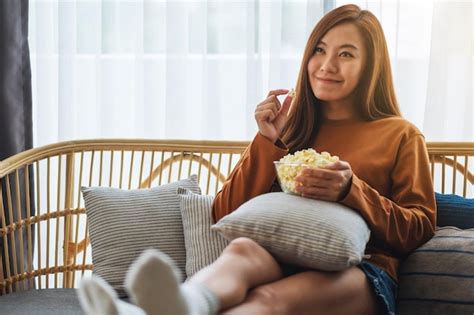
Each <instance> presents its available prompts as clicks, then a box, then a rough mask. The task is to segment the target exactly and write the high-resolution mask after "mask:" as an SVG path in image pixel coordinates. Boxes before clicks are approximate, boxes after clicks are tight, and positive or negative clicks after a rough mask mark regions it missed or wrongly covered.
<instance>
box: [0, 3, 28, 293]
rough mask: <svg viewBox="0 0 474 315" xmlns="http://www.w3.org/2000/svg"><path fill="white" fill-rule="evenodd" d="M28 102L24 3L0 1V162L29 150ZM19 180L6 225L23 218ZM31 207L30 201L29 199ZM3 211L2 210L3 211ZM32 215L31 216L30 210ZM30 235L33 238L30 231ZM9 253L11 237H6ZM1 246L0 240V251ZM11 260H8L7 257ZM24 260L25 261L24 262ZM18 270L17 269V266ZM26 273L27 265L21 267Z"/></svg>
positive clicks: (11, 265)
mask: <svg viewBox="0 0 474 315" xmlns="http://www.w3.org/2000/svg"><path fill="white" fill-rule="evenodd" d="M31 116H32V101H31V68H30V56H29V47H28V0H0V130H1V132H0V160H3V159H5V158H7V157H9V156H12V155H14V154H16V153H18V152H22V151H25V150H27V149H30V148H31V147H32V145H33V132H32V117H31ZM29 173H30V180H31V181H30V184H31V187H30V191H31V195H33V181H32V179H33V169H32V168H30V169H29ZM19 175H20V176H19V177H20V186H21V187H22V188H21V189H20V204H19V205H18V204H17V201H16V198H13V200H12V208H13V210H14V211H13V213H14V215H13V218H10V217H9V216H8V211H6V212H7V217H6V220H7V224H8V223H9V222H12V221H16V220H18V218H17V211H16V210H17V209H18V208H20V212H21V216H22V218H24V217H25V216H26V207H25V189H24V187H25V185H24V180H25V178H24V172H23V171H22V172H20V173H19ZM14 177H15V176H11V177H10V186H11V187H10V189H11V191H12V195H13V196H16V193H17V192H16V191H15V185H14V184H15V181H14ZM1 184H2V190H3V192H4V195H3V197H4V198H3V200H4V206H5V207H6V206H7V204H6V199H5V197H6V187H5V181H4V180H2V183H1ZM31 205H32V206H33V205H34V199H31ZM5 209H6V208H5ZM31 210H32V215H33V214H34V207H33V209H31ZM32 232H33V235H34V231H32ZM15 237H16V247H17V253H19V251H18V250H19V247H20V246H19V245H20V244H19V243H18V242H19V240H18V233H15ZM23 241H24V242H23V243H24V244H23V248H24V257H25V258H26V257H27V255H26V248H27V247H26V245H27V237H26V232H25V233H24V234H23ZM8 243H9V246H10V253H11V249H12V248H11V246H12V244H11V235H10V236H9V237H8ZM3 246H5V244H4V242H3V240H0V249H1V248H2V247H3ZM10 258H11V257H10ZM25 260H26V259H25ZM7 263H8V264H10V270H13V264H12V261H9V262H6V261H3V266H4V268H5V267H6V264H7ZM17 268H18V270H20V266H17ZM23 268H24V270H25V271H27V270H28V266H27V263H26V262H25V264H24V266H23ZM21 287H22V288H27V287H28V285H27V284H21Z"/></svg>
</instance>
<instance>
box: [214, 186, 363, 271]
mask: <svg viewBox="0 0 474 315" xmlns="http://www.w3.org/2000/svg"><path fill="white" fill-rule="evenodd" d="M212 229H214V230H216V231H218V232H220V233H221V234H222V235H223V236H224V237H225V238H226V239H228V240H232V239H235V238H237V237H241V236H246V237H249V238H251V239H253V240H254V241H256V242H257V243H259V244H260V245H261V246H263V247H264V248H265V249H267V250H268V251H269V252H270V253H272V254H273V255H274V256H275V258H276V259H277V260H279V261H281V262H285V263H290V264H294V265H298V266H303V267H309V268H315V269H320V270H328V271H330V270H343V269H346V268H348V267H350V266H354V265H357V264H359V263H360V262H361V260H362V258H363V255H364V251H365V246H366V244H367V241H368V240H369V236H370V230H369V228H368V227H367V224H366V223H365V221H364V220H363V219H362V217H361V216H360V215H359V214H358V213H356V212H355V211H353V210H352V209H350V208H348V207H346V206H343V205H341V204H338V203H332V202H326V201H319V200H313V199H308V198H303V197H300V196H295V195H289V194H285V193H282V192H278V193H268V194H264V195H260V196H258V197H255V198H253V199H251V200H249V201H247V202H246V203H244V204H243V205H241V206H240V207H239V208H238V209H237V210H235V211H234V212H232V213H231V214H229V215H227V216H225V217H224V218H222V219H221V220H220V221H219V222H217V223H216V224H215V225H213V227H212Z"/></svg>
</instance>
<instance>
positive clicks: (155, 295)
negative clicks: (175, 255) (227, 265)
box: [125, 249, 219, 315]
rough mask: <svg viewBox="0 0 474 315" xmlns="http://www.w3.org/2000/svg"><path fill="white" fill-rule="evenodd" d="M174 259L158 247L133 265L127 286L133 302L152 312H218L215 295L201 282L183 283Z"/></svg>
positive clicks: (163, 314) (170, 314) (207, 314)
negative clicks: (200, 283) (199, 283)
mask: <svg viewBox="0 0 474 315" xmlns="http://www.w3.org/2000/svg"><path fill="white" fill-rule="evenodd" d="M180 280H181V279H180V273H179V271H178V268H177V267H176V266H175V265H174V263H173V261H172V260H171V258H169V257H168V256H167V255H166V254H164V253H162V252H160V251H158V250H151V249H150V250H146V251H145V252H143V253H142V254H141V255H140V257H139V258H138V259H137V260H136V261H135V262H134V263H133V264H132V266H131V267H130V269H129V271H128V273H127V277H126V279H125V287H126V288H127V291H128V293H129V295H130V298H131V299H132V301H133V302H134V303H135V304H137V305H138V306H140V307H141V308H142V309H143V310H144V311H145V312H146V313H147V314H148V315H214V314H216V313H217V311H218V307H219V305H218V301H217V298H216V297H215V295H214V294H213V293H212V292H210V291H209V290H208V289H207V288H205V287H204V286H201V285H198V284H188V283H186V284H183V285H181V284H180V283H181V281H180Z"/></svg>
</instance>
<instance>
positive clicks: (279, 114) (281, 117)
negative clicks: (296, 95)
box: [254, 89, 292, 143]
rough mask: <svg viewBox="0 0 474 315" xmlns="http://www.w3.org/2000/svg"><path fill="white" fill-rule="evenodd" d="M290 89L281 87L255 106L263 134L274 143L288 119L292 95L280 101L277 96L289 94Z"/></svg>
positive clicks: (257, 119) (256, 118) (259, 126)
mask: <svg viewBox="0 0 474 315" xmlns="http://www.w3.org/2000/svg"><path fill="white" fill-rule="evenodd" d="M287 93H288V90H286V89H279V90H273V91H270V92H269V93H268V97H267V98H266V99H265V100H264V101H263V102H261V103H260V104H258V105H257V107H256V108H255V113H254V115H255V120H256V121H257V125H258V130H259V132H260V134H261V135H263V136H264V137H266V138H267V139H268V140H270V141H272V142H273V143H275V142H276V140H277V139H278V138H279V137H280V134H281V132H282V130H283V127H284V126H285V124H286V122H287V121H288V111H289V107H290V105H291V99H292V98H291V96H287V97H286V98H285V100H284V102H283V104H281V103H280V101H279V100H278V98H277V96H278V95H283V94H287Z"/></svg>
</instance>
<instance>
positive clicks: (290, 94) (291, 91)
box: [288, 88, 296, 97]
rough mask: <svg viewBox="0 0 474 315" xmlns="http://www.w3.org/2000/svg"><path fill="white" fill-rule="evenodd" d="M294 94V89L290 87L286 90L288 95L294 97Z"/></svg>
mask: <svg viewBox="0 0 474 315" xmlns="http://www.w3.org/2000/svg"><path fill="white" fill-rule="evenodd" d="M295 95H296V92H295V89H293V88H292V89H291V90H290V92H288V96H291V97H295Z"/></svg>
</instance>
